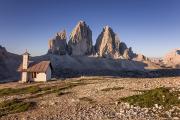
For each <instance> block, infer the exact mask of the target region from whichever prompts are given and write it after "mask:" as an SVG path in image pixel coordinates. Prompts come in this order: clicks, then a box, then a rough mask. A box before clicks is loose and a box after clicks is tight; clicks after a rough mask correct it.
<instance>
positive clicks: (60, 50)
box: [48, 30, 67, 55]
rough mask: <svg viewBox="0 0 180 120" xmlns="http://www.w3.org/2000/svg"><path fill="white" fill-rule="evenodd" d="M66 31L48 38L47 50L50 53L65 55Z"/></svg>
mask: <svg viewBox="0 0 180 120" xmlns="http://www.w3.org/2000/svg"><path fill="white" fill-rule="evenodd" d="M66 39H67V37H66V31H65V30H63V31H61V32H58V33H57V34H56V37H55V38H53V39H50V40H49V44H48V45H49V51H48V53H51V54H58V55H65V54H66V53H67V42H66Z"/></svg>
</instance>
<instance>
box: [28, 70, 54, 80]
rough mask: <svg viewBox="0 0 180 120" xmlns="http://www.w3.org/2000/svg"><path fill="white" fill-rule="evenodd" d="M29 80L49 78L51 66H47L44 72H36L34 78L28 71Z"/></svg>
mask: <svg viewBox="0 0 180 120" xmlns="http://www.w3.org/2000/svg"><path fill="white" fill-rule="evenodd" d="M29 80H30V81H34V82H45V81H47V80H51V68H50V67H48V69H47V71H46V73H43V72H41V73H37V74H36V78H32V73H29Z"/></svg>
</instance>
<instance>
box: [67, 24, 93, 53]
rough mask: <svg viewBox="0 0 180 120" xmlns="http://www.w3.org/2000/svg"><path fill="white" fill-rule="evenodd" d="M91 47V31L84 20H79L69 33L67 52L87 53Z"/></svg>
mask: <svg viewBox="0 0 180 120" xmlns="http://www.w3.org/2000/svg"><path fill="white" fill-rule="evenodd" d="M92 47H93V46H92V31H91V29H90V28H89V26H88V25H87V24H86V23H85V22H84V21H80V22H79V23H78V24H77V25H76V27H75V28H74V29H73V31H72V33H71V35H70V40H69V42H68V48H69V53H70V54H71V55H73V56H81V55H89V54H92Z"/></svg>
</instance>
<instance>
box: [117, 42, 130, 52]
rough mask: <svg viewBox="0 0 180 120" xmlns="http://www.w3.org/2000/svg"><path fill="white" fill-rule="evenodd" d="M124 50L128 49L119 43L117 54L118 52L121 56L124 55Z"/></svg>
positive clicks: (122, 43)
mask: <svg viewBox="0 0 180 120" xmlns="http://www.w3.org/2000/svg"><path fill="white" fill-rule="evenodd" d="M126 49H128V47H127V46H126V44H125V43H124V42H120V44H119V52H120V54H121V55H123V54H124V52H125V50H126Z"/></svg>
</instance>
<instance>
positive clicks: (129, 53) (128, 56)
mask: <svg viewBox="0 0 180 120" xmlns="http://www.w3.org/2000/svg"><path fill="white" fill-rule="evenodd" d="M134 57H135V54H134V53H133V51H132V48H131V47H130V48H127V49H125V50H124V53H123V58H124V59H128V60H130V59H133V58H134Z"/></svg>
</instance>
